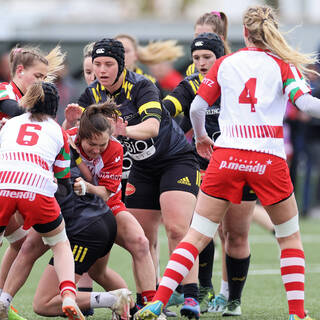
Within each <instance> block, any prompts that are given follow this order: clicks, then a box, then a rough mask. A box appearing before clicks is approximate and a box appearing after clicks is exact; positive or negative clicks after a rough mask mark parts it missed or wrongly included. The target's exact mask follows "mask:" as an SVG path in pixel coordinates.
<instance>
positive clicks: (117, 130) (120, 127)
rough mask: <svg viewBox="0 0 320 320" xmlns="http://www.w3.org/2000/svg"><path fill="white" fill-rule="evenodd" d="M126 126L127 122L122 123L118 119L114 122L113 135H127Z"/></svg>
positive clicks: (121, 120)
mask: <svg viewBox="0 0 320 320" xmlns="http://www.w3.org/2000/svg"><path fill="white" fill-rule="evenodd" d="M127 126H128V121H124V120H123V119H122V118H121V117H118V118H117V120H116V121H115V122H114V132H113V135H114V136H115V137H117V136H124V137H125V136H126V135H127Z"/></svg>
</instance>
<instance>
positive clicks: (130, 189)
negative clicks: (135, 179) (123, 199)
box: [126, 183, 136, 196]
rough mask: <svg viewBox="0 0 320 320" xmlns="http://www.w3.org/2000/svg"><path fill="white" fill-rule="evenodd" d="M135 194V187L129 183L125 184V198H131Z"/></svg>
mask: <svg viewBox="0 0 320 320" xmlns="http://www.w3.org/2000/svg"><path fill="white" fill-rule="evenodd" d="M135 192H136V187H135V186H134V185H132V184H131V183H127V186H126V196H131V195H132V194H134V193H135Z"/></svg>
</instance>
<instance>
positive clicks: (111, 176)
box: [99, 171, 122, 181]
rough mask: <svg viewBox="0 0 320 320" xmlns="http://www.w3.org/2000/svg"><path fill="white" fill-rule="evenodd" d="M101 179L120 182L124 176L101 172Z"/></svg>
mask: <svg viewBox="0 0 320 320" xmlns="http://www.w3.org/2000/svg"><path fill="white" fill-rule="evenodd" d="M99 179H111V180H115V181H118V180H121V179H122V174H113V173H111V174H110V172H108V171H107V172H100V173H99Z"/></svg>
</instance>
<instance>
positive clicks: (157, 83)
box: [133, 67, 164, 98]
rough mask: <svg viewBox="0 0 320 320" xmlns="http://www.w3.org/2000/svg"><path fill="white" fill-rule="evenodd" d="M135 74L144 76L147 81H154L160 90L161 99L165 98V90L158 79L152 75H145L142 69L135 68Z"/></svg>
mask: <svg viewBox="0 0 320 320" xmlns="http://www.w3.org/2000/svg"><path fill="white" fill-rule="evenodd" d="M133 72H135V73H138V74H142V75H143V76H145V77H146V78H147V79H149V80H150V81H152V82H153V83H154V84H155V85H156V87H157V88H158V89H159V92H160V97H161V98H163V96H164V95H163V89H162V88H161V86H160V84H159V81H157V79H156V78H155V77H153V76H151V75H150V74H147V73H145V72H144V71H143V70H142V69H140V68H138V67H136V68H134V70H133Z"/></svg>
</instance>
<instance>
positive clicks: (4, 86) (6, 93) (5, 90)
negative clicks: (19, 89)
mask: <svg viewBox="0 0 320 320" xmlns="http://www.w3.org/2000/svg"><path fill="white" fill-rule="evenodd" d="M13 94H14V91H13V87H12V86H11V84H10V83H8V82H1V83H0V100H7V99H13Z"/></svg>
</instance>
